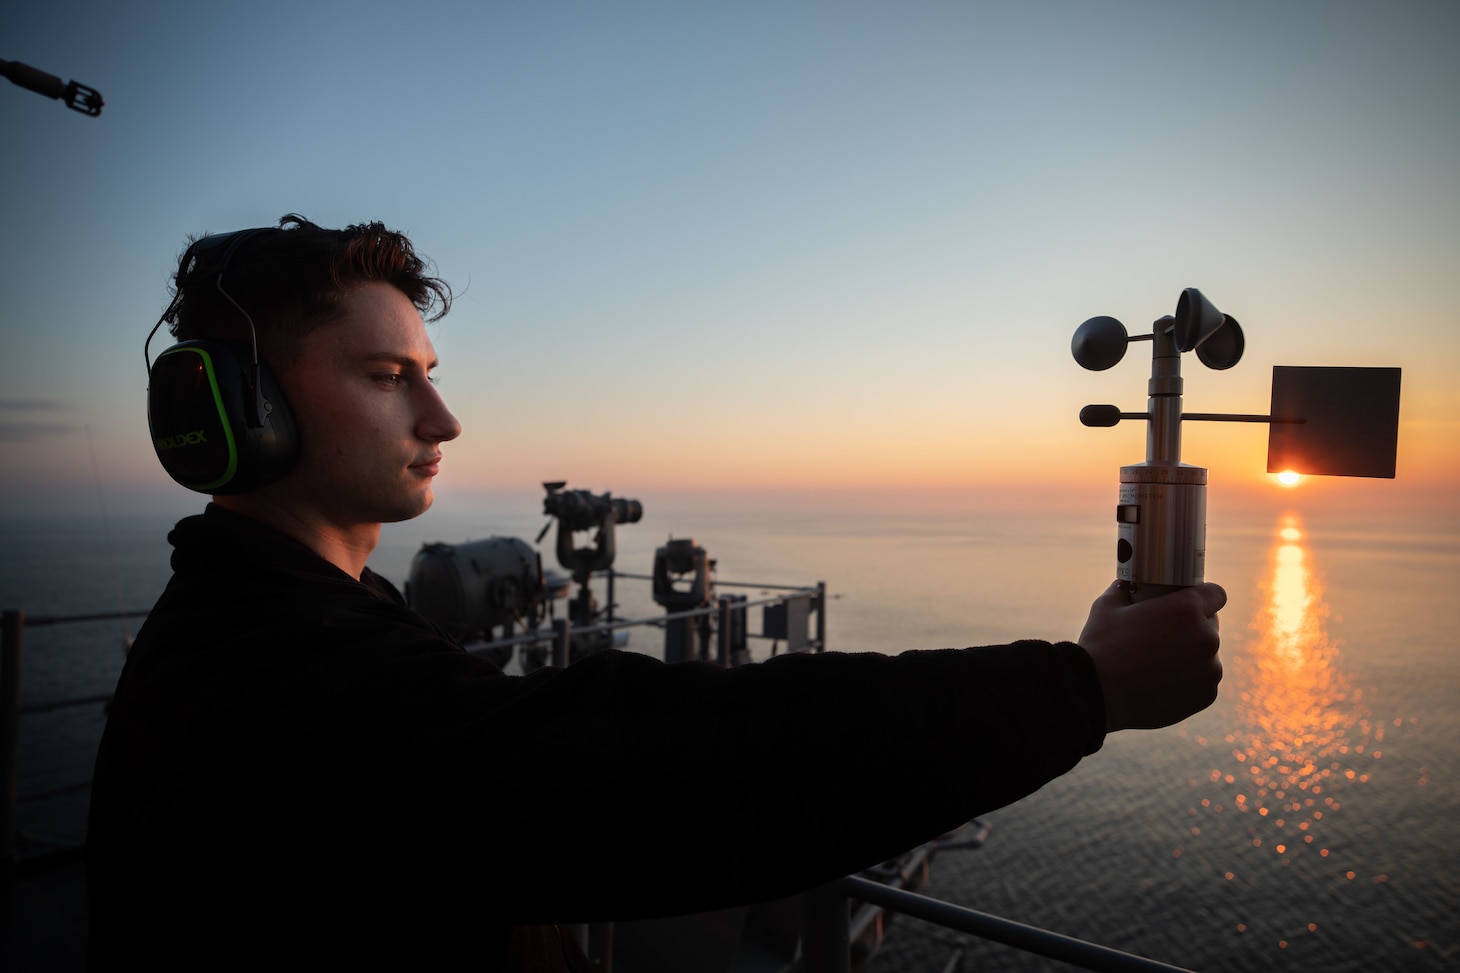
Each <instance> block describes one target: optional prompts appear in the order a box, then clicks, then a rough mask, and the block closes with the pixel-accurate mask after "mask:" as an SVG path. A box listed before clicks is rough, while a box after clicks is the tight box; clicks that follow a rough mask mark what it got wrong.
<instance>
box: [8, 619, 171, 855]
mask: <svg viewBox="0 0 1460 973" xmlns="http://www.w3.org/2000/svg"><path fill="white" fill-rule="evenodd" d="M146 615H147V611H146V610H136V611H125V610H123V611H111V612H98V613H95V614H89V615H30V616H27V615H26V614H25V612H23V611H20V610H19V609H13V610H12V609H7V610H6V611H5V612H4V614H3V616H0V879H3V880H5V881H8V880H9V877H10V876H12V875H13V874H14V871H15V864H16V820H17V819H16V807H17V805H18V804H19V803H20V801H21V800H22V798H21V796H20V795H19V793H18V786H19V771H20V766H19V765H20V759H19V757H20V718H21V717H22V716H29V715H32V714H37V713H48V712H53V711H55V710H61V709H72V708H79V707H86V706H104V705H106V704H107V703H108V702H110V701H111V694H110V693H105V694H99V695H90V696H78V697H73V698H69V699H57V700H48V701H46V702H41V703H30V704H27V705H24V706H22V705H21V703H20V682H21V671H22V667H23V662H24V654H25V652H24V650H25V630H26V629H27V628H44V627H47V626H51V625H66V624H75V623H81V622H101V621H111V620H115V619H125V618H142V617H145V616H146ZM90 786H91V781H90V780H89V779H88V780H79V781H72V782H70V783H65V784H60V785H55V786H51V787H48V788H46V789H45V790H43V791H37V792H34V793H29V794H26V795H25V796H24V800H27V801H39V800H45V799H47V798H52V797H59V796H62V795H64V794H69V793H73V792H76V791H81V790H85V789H86V788H88V787H90ZM50 844H52V845H53V846H54V849H55V851H56V852H57V853H60V854H63V855H64V854H68V853H75V852H76V851H78V850H80V848H81V843H80V842H64V841H55V842H50Z"/></svg>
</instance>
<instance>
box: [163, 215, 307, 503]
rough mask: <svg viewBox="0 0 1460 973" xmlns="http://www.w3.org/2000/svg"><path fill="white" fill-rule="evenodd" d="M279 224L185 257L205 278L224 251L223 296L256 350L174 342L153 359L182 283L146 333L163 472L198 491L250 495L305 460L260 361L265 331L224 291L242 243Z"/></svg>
mask: <svg viewBox="0 0 1460 973" xmlns="http://www.w3.org/2000/svg"><path fill="white" fill-rule="evenodd" d="M273 230H274V228H273V227H261V228H258V229H252V230H238V231H235V232H233V233H223V234H218V235H216V236H207V237H203V238H202V239H201V240H198V241H196V242H194V243H193V244H192V245H191V246H190V247H188V249H187V251H186V252H184V253H183V257H182V262H181V264H180V267H181V268H182V270H183V272H184V273H189V274H192V273H198V274H201V273H203V270H204V267H203V265H204V263H205V261H206V262H208V263H211V262H213V256H214V255H215V254H216V253H217V252H218V251H220V250H221V253H222V256H221V258H219V259H218V260H217V263H218V270H217V272H216V275H214V274H213V272H212V271H211V270H209V271H208V273H209V274H210V275H211V276H213V284H214V286H215V287H216V288H217V289H218V293H219V294H222V295H223V297H224V298H225V299H226V300H227V301H228V303H229V304H232V305H233V307H234V308H236V309H237V311H238V313H239V314H241V315H243V319H244V320H245V321H247V322H248V330H249V334H250V335H251V337H252V341H251V346H250V345H246V344H244V343H242V342H231V341H212V340H208V339H193V340H190V341H183V342H180V343H178V344H175V345H173V346H172V347H171V348H168V349H167V350H166V351H164V352H162V353H161V354H160V355H158V356H157V360H156V361H153V360H152V359H151V357H150V353H149V351H148V349H149V348H150V347H151V344H152V336H153V335H155V334H156V333H157V329H158V328H160V327H161V326H162V322H164V321H166V320H168V318H170V317H171V316H172V315H173V313H174V312H176V310H177V307H178V305H179V304H180V303H181V302H182V290H183V288H182V281H181V280H179V282H178V292H177V296H175V297H174V298H173V300H172V303H171V304H169V305H168V308H167V310H166V311H164V312H162V317H160V318H158V319H157V323H156V324H155V325H153V326H152V330H151V331H150V332H148V334H147V341H146V343H145V344H144V345H143V346H142V357H143V359H144V360H146V361H147V375H148V387H147V426H148V429H149V430H150V431H151V433H152V447H153V449H154V450H156V452H157V458H158V460H159V461H161V463H162V468H163V469H165V470H167V473H168V475H169V476H171V477H172V478H173V479H174V480H176V481H177V482H178V483H180V484H182V485H183V486H185V487H187V488H188V489H189V490H196V491H197V492H199V493H207V494H215V495H228V494H234V493H243V492H244V491H246V490H252V489H254V488H255V487H259V486H263V485H264V484H267V483H270V482H272V481H274V480H277V479H279V478H280V477H281V476H283V475H284V474H285V473H287V472H289V470H290V469H291V468H292V467H293V465H294V462H295V460H296V459H298V456H299V435H298V431H297V427H296V425H295V423H294V417H293V415H292V414H291V413H290V411H289V405H288V403H287V402H285V401H284V395H283V392H282V391H281V390H280V388H279V384H278V382H277V381H276V380H275V379H274V376H273V374H272V373H271V372H270V371H269V368H268V366H267V365H264V364H263V363H262V362H260V361H259V344H258V330H257V329H256V328H255V327H254V323H253V318H251V317H249V316H248V312H247V311H245V310H244V309H243V308H242V307H241V306H240V305H239V304H238V302H237V301H235V300H234V299H233V298H232V297H231V296H230V295H229V293H228V292H227V291H226V290H224V289H223V277H224V275H225V274H226V273H227V272H228V263H229V261H230V260H232V259H233V255H234V254H235V253H236V252H237V251H238V248H239V246H241V245H242V244H243V242H244V241H245V240H247V239H249V238H250V237H252V236H256V235H257V234H260V233H267V232H270V231H273Z"/></svg>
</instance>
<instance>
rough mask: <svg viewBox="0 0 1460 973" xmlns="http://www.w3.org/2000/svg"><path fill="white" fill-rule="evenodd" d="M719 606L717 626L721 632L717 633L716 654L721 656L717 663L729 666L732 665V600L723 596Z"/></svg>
mask: <svg viewBox="0 0 1460 973" xmlns="http://www.w3.org/2000/svg"><path fill="white" fill-rule="evenodd" d="M718 606H719V609H720V610H719V612H718V613H717V615H716V618H717V619H718V621H717V622H716V625H717V626H718V627H719V631H717V632H716V633H715V645H716V653H717V654H718V655H719V659H718V660H717V661H718V662H719V663H720V665H722V666H728V665H729V664H730V599H729V598H726V597H724V596H721V598H720V600H719V603H718Z"/></svg>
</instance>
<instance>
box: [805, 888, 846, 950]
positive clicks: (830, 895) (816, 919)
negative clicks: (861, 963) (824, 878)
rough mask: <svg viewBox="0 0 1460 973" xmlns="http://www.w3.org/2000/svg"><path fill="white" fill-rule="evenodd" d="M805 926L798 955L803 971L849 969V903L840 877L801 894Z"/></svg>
mask: <svg viewBox="0 0 1460 973" xmlns="http://www.w3.org/2000/svg"><path fill="white" fill-rule="evenodd" d="M801 908H802V910H803V915H804V920H803V922H804V926H803V928H802V933H801V956H802V959H804V960H805V961H806V973H850V971H851V964H852V959H851V951H852V938H851V903H850V902H849V901H848V899H847V895H846V892H845V891H843V889H842V883H841V882H840V881H836V882H828V883H827V884H826V885H823V886H821V887H820V888H814V889H812V890H811V891H810V892H807V893H806V894H805V895H804V896H802V897H801Z"/></svg>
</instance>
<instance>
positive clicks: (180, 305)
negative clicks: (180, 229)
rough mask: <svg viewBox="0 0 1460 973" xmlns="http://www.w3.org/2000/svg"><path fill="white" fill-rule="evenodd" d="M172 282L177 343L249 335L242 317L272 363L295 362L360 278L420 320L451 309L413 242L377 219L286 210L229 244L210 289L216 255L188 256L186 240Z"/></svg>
mask: <svg viewBox="0 0 1460 973" xmlns="http://www.w3.org/2000/svg"><path fill="white" fill-rule="evenodd" d="M197 239H199V238H194V239H193V240H192V241H190V245H189V249H188V251H186V252H184V254H183V257H182V259H181V260H179V263H178V269H177V275H176V276H175V277H174V278H173V295H174V296H173V305H172V307H171V308H170V310H169V313H168V314H167V315H166V320H167V321H168V323H169V325H170V328H171V331H172V333H173V335H174V336H175V337H176V338H177V339H178V340H179V341H187V340H189V339H192V338H210V339H213V340H233V341H250V340H251V338H252V336H251V335H250V334H249V327H248V322H247V321H245V320H244V318H243V315H241V314H239V312H238V308H235V307H234V306H233V305H232V304H230V303H229V300H228V298H232V299H233V301H235V302H237V304H238V307H241V308H243V310H244V311H246V312H247V313H248V316H249V317H250V318H251V319H252V320H253V323H254V327H255V328H256V329H257V331H258V342H259V355H260V357H262V358H263V359H264V360H265V361H266V362H268V363H269V364H270V365H272V366H273V367H274V368H276V369H287V368H289V367H290V366H291V365H293V364H294V363H295V361H296V360H297V358H298V355H299V348H300V345H301V343H302V342H303V340H304V337H305V336H306V335H308V334H309V333H310V332H311V331H313V330H314V329H315V328H317V327H319V326H320V325H322V324H327V323H329V322H331V321H333V320H335V319H336V318H337V317H338V316H339V314H340V298H341V297H342V296H343V294H344V293H345V292H346V291H347V290H349V289H351V288H352V287H356V286H358V285H360V284H365V283H370V282H373V281H380V282H383V283H387V284H390V285H392V286H393V287H395V288H396V289H398V290H399V291H400V292H401V293H402V294H404V295H405V296H406V297H407V298H408V299H409V300H410V302H411V303H412V304H414V305H415V306H416V309H417V310H419V311H420V312H421V314H422V315H423V316H425V317H426V320H428V321H435V320H437V319H439V318H441V317H442V316H443V315H445V314H446V312H447V311H449V310H450V309H451V287H450V286H449V285H448V284H447V283H446V282H445V281H443V280H441V279H440V278H437V277H433V276H431V275H430V274H428V273H427V270H428V267H427V264H426V261H425V260H423V259H422V258H421V257H420V256H419V255H417V253H416V250H415V247H413V246H412V245H411V241H410V240H409V239H408V238H407V237H406V236H405V234H403V233H400V232H398V231H396V230H390V229H387V228H386V227H385V225H384V224H382V223H357V224H354V225H352V226H347V227H345V228H344V229H343V230H328V229H325V228H324V227H321V226H317V225H315V224H314V223H311V222H310V221H309V220H306V219H305V218H304V217H302V216H300V215H298V214H296V213H290V214H289V215H287V216H284V217H283V218H281V219H280V220H279V226H278V228H277V229H274V228H272V227H269V228H265V229H262V230H259V231H256V232H254V233H251V234H249V236H248V237H247V238H246V239H244V240H243V241H242V242H241V243H240V244H239V245H238V246H237V247H236V248H234V249H233V250H232V253H231V255H230V256H229V259H228V266H227V269H226V273H225V274H224V279H223V282H222V286H223V289H224V290H225V291H226V292H227V297H225V296H224V295H223V294H220V293H219V289H218V287H217V285H216V282H217V275H218V271H219V270H220V269H222V268H219V267H218V266H217V264H216V261H217V260H218V255H217V254H213V255H212V260H211V261H210V260H209V259H207V257H206V256H205V257H196V256H194V257H190V256H189V254H191V253H192V246H191V244H192V243H196V242H197Z"/></svg>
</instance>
